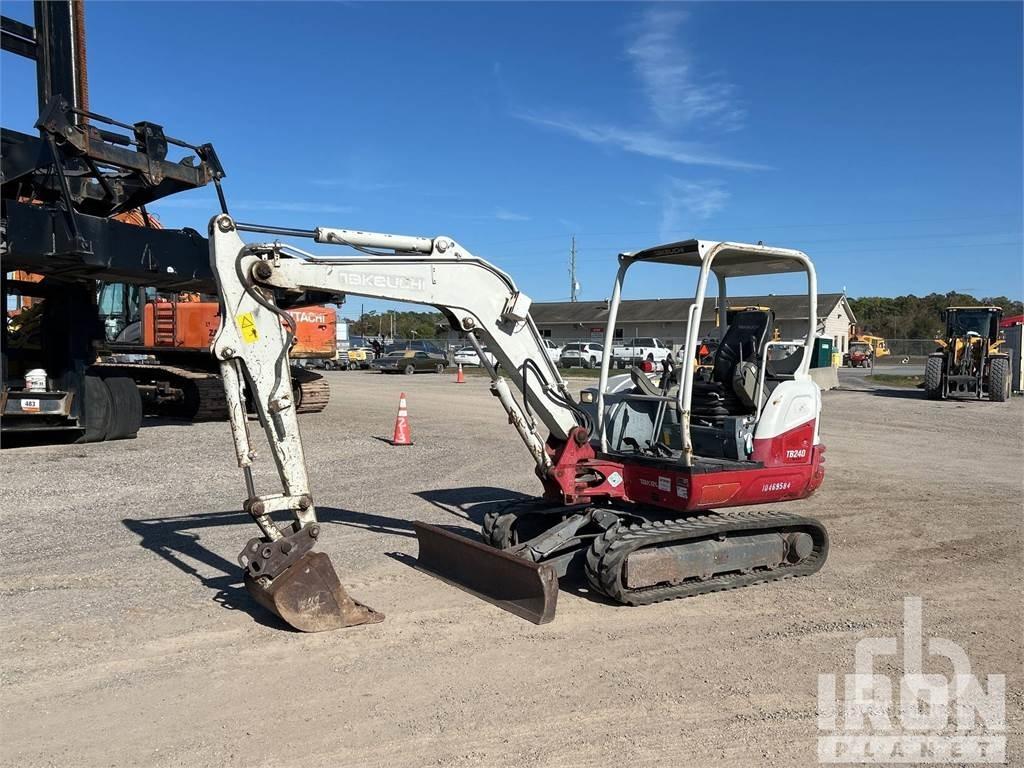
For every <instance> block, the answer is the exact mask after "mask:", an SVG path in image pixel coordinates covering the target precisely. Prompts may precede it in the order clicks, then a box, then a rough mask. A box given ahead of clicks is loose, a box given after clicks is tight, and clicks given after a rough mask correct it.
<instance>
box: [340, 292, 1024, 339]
mask: <svg viewBox="0 0 1024 768" xmlns="http://www.w3.org/2000/svg"><path fill="white" fill-rule="evenodd" d="M849 302H850V307H851V308H852V309H853V313H854V314H855V315H856V316H857V324H858V328H859V330H860V332H861V333H870V334H874V335H876V336H884V337H885V338H887V339H934V338H935V337H936V336H939V335H941V334H942V332H943V330H944V328H945V326H944V325H943V323H942V311H943V310H944V309H945V308H946V307H954V306H965V307H976V306H996V307H1002V308H1003V315H1004V316H1009V315H1020V314H1024V303H1022V302H1020V301H1014V300H1012V299H1008V298H1007V297H1006V296H993V297H983V298H980V299H979V298H975V297H974V296H971V295H969V294H966V293H956V292H954V291H951V292H949V293H930V294H928V295H927V296H914V295H909V296H896V297H888V296H864V297H862V298H859V299H853V298H851V299H849ZM392 324H393V325H392ZM392 328H393V329H394V336H395V338H400V339H433V338H437V337H439V336H445V335H446V333H447V330H448V323H447V321H445V319H444V316H443V315H442V314H441V313H440V312H415V311H411V312H376V311H370V312H366V313H364V314H363V316H362V317H360V318H359V319H358V320H354V321H352V322H351V323H350V324H349V333H350V334H351V335H353V336H367V337H371V338H373V337H377V336H391V335H392Z"/></svg>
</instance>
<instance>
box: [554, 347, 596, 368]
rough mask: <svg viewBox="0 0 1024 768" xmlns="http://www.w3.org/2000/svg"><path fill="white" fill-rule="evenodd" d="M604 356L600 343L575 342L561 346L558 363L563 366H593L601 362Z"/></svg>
mask: <svg viewBox="0 0 1024 768" xmlns="http://www.w3.org/2000/svg"><path fill="white" fill-rule="evenodd" d="M603 357H604V347H602V346H601V345H600V344H594V343H584V342H575V343H573V344H566V345H565V346H564V347H562V354H561V355H559V357H558V364H559V365H561V366H562V367H563V368H572V367H574V366H580V367H582V368H595V367H597V366H598V365H600V364H601V360H602V358H603Z"/></svg>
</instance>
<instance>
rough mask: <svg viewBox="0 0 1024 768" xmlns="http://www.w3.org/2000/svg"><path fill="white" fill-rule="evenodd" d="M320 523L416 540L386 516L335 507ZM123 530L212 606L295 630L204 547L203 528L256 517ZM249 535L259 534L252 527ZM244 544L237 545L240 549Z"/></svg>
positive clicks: (408, 525)
mask: <svg viewBox="0 0 1024 768" xmlns="http://www.w3.org/2000/svg"><path fill="white" fill-rule="evenodd" d="M317 518H318V520H319V521H320V523H321V524H332V525H344V526H351V527H354V528H363V529H365V530H369V531H375V532H379V533H386V534H391V535H397V536H407V537H413V536H415V534H414V533H413V530H412V522H411V521H409V520H401V519H398V518H394V517H385V516H382V515H369V514H364V513H361V512H352V511H350V510H347V509H338V508H335V507H317ZM121 523H122V525H124V527H125V528H127V529H128V530H130V531H131V532H132V533H134V534H136V535H137V536H138V537H139V544H140V545H141V546H142V547H143V548H145V549H148V550H149V551H151V552H154V553H156V554H157V555H159V556H160V557H162V558H163V559H164V560H166V561H167V562H169V563H170V564H171V565H173V566H174V567H175V568H177V569H178V570H180V571H181V572H182V573H186V574H188V575H189V576H192V577H193V578H195V579H197V580H198V581H199V582H200V583H201V584H202V585H203V586H204V587H206V588H207V589H210V590H211V591H213V592H214V596H213V600H214V602H216V603H218V604H219V605H221V606H222V607H223V608H225V609H227V610H233V611H234V610H241V611H244V612H245V613H248V614H249V615H250V616H251V617H252V618H253V620H254V621H256V622H257V623H259V624H263V625H264V626H267V627H272V628H274V629H287V630H290V631H293V630H292V628H291V627H290V626H289V625H287V624H285V623H284V622H283V621H281V620H280V619H279V618H278V617H277V616H275V615H274V614H272V613H270V612H269V611H267V610H265V609H264V608H263V607H262V606H260V605H259V604H258V603H257V602H256V601H255V600H253V599H252V597H250V595H249V593H248V592H247V591H246V589H245V585H244V583H243V581H242V568H241V566H239V565H238V564H237V563H235V562H233V561H231V560H229V559H227V558H226V557H223V556H222V555H220V554H218V553H216V552H213V551H211V550H210V549H208V548H207V547H205V546H203V544H202V543H201V538H202V537H201V535H200V533H199V531H201V530H202V529H204V528H214V527H224V526H231V525H250V524H252V518H251V517H250V516H249V515H248V514H247V513H245V512H241V511H238V510H231V511H228V512H207V513H201V514H195V515H181V516H177V517H153V518H142V519H133V518H125V519H123V520H122V521H121ZM250 533H251V535H255V534H256V529H255V528H252V529H251V531H250ZM244 543H245V542H244V541H241V540H240V541H239V542H238V549H239V550H241V547H242V545H243V544H244ZM192 562H198V563H201V564H203V565H205V566H208V567H209V568H210V569H212V570H214V571H217V572H218V573H216V574H214V575H207V574H204V573H202V572H200V571H199V570H198V569H197V568H196V567H195V566H193V565H192Z"/></svg>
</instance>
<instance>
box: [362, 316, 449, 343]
mask: <svg viewBox="0 0 1024 768" xmlns="http://www.w3.org/2000/svg"><path fill="white" fill-rule="evenodd" d="M447 329H448V323H447V321H446V320H445V319H444V316H443V315H442V314H441V313H440V312H376V311H370V312H365V313H364V314H363V316H362V317H360V318H359V319H358V320H353V321H351V322H350V323H349V326H348V332H349V335H351V336H364V337H369V338H376V337H377V336H383V337H390V336H392V330H394V334H393V335H394V338H396V339H433V338H437V337H438V336H444V335H445V333H446V332H447Z"/></svg>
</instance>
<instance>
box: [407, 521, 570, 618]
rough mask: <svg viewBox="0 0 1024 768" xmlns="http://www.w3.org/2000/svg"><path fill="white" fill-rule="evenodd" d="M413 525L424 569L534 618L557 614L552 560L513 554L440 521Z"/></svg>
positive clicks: (471, 592) (497, 603)
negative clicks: (537, 560)
mask: <svg viewBox="0 0 1024 768" xmlns="http://www.w3.org/2000/svg"><path fill="white" fill-rule="evenodd" d="M413 528H414V529H415V531H416V538H417V539H418V540H419V545H420V554H419V558H418V563H419V567H420V568H421V569H423V570H424V571H427V572H429V573H431V574H432V575H434V576H437V577H438V578H439V579H441V580H442V581H446V582H448V583H449V584H451V585H452V586H456V587H458V588H459V589H463V590H465V591H466V592H469V593H470V594H473V595H476V596H477V597H481V598H483V599H484V600H486V601H488V602H489V603H494V604H495V605H496V606H498V607H499V608H504V609H505V610H506V611H508V612H509V613H514V614H515V615H516V616H521V617H522V618H524V619H527V620H528V621H532V622H533V623H534V624H547V623H548V622H549V621H551V620H552V619H553V618H555V607H556V606H557V604H558V576H557V575H556V574H555V569H554V568H553V567H552V566H551V565H549V564H546V563H534V562H531V561H529V560H525V559H524V558H521V557H516V556H515V555H510V554H509V553H508V552H503V551H502V550H500V549H494V548H493V547H489V546H487V545H486V544H481V543H480V542H477V541H473V540H472V539H467V538H465V537H463V536H459V535H457V534H454V533H450V532H449V531H446V530H444V529H443V528H438V527H437V526H436V525H429V524H427V523H420V522H414V523H413Z"/></svg>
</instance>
